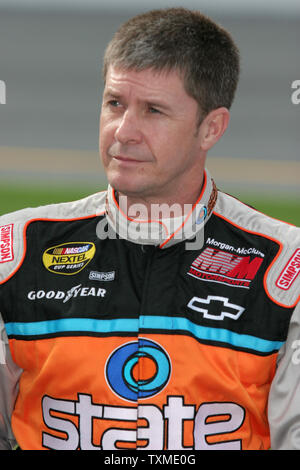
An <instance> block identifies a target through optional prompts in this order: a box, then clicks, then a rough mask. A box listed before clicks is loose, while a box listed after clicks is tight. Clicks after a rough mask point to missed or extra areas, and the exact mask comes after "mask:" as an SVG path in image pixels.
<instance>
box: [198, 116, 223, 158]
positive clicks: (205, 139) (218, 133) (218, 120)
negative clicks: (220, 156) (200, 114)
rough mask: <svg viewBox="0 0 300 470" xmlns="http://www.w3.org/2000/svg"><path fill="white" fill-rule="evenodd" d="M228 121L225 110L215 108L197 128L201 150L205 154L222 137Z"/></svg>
mask: <svg viewBox="0 0 300 470" xmlns="http://www.w3.org/2000/svg"><path fill="white" fill-rule="evenodd" d="M229 120H230V113H229V111H228V109H227V108H224V107H223V108H217V109H214V110H213V111H211V112H210V113H209V114H208V115H207V116H206V117H205V119H204V120H203V121H202V123H201V125H200V128H199V137H200V139H201V140H200V146H201V150H203V151H205V152H207V151H208V150H209V149H211V148H212V147H213V146H214V145H215V144H216V143H217V142H218V141H219V140H220V139H221V137H222V135H223V134H224V132H225V131H226V129H227V127H228V124H229Z"/></svg>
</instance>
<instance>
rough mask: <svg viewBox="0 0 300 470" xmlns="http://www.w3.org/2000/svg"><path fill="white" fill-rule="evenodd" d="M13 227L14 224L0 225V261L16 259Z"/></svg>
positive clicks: (5, 261)
mask: <svg viewBox="0 0 300 470" xmlns="http://www.w3.org/2000/svg"><path fill="white" fill-rule="evenodd" d="M13 227H14V224H9V225H2V226H1V227H0V263H7V262H8V261H13V259H14V251H13Z"/></svg>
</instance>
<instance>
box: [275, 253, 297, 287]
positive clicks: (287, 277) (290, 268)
mask: <svg viewBox="0 0 300 470" xmlns="http://www.w3.org/2000/svg"><path fill="white" fill-rule="evenodd" d="M299 272H300V248H298V249H297V250H296V251H295V253H294V254H293V255H292V256H291V258H290V259H289V261H288V262H287V264H286V266H285V267H284V268H283V270H282V272H281V274H280V276H279V277H278V279H277V281H276V286H277V287H279V288H280V289H283V290H288V289H289V288H290V287H291V286H292V284H293V283H294V281H295V280H296V278H297V277H298V274H299Z"/></svg>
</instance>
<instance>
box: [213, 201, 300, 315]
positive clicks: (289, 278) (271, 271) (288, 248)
mask: <svg viewBox="0 0 300 470" xmlns="http://www.w3.org/2000/svg"><path fill="white" fill-rule="evenodd" d="M214 214H215V215H216V216H217V217H220V218H221V219H224V220H225V221H227V222H228V223H229V224H232V225H233V226H235V227H237V228H238V229H240V230H241V231H243V232H246V233H252V234H255V235H258V236H260V237H262V238H264V239H269V240H271V241H273V242H275V243H276V244H277V245H278V247H279V248H278V251H277V254H276V256H275V258H274V259H273V260H272V262H271V263H270V265H269V266H268V268H267V270H266V273H265V278H264V287H265V290H266V292H267V294H268V295H269V297H271V299H272V300H273V301H274V302H276V303H278V304H279V305H282V306H286V307H293V306H295V305H296V304H297V303H298V301H299V280H300V276H298V274H299V273H300V229H299V228H298V227H296V226H294V225H290V224H288V223H285V222H282V221H280V220H277V219H274V218H272V217H269V216H267V215H265V214H263V213H261V212H259V211H257V210H255V209H254V208H252V207H249V206H247V205H246V204H243V203H242V202H241V201H239V200H238V199H236V198H234V197H232V196H230V195H228V194H224V193H222V192H220V193H219V196H218V201H217V203H216V206H215V209H214Z"/></svg>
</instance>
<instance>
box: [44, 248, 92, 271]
mask: <svg viewBox="0 0 300 470" xmlns="http://www.w3.org/2000/svg"><path fill="white" fill-rule="evenodd" d="M95 252H96V247H95V245H94V243H91V242H68V243H62V244H61V245H56V246H53V247H51V248H48V249H47V250H46V251H44V253H43V264H44V266H45V268H46V269H48V271H50V272H52V273H55V274H64V275H66V276H68V275H69V276H70V275H72V274H77V273H79V272H80V271H81V270H82V269H84V268H85V267H86V265H87V264H88V263H89V262H90V261H91V260H92V259H93V257H94V255H95Z"/></svg>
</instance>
